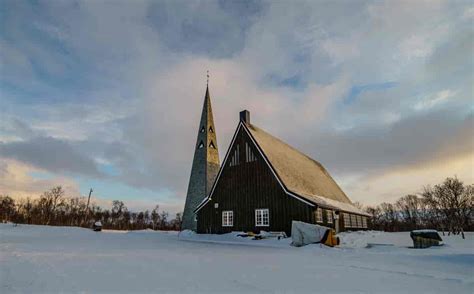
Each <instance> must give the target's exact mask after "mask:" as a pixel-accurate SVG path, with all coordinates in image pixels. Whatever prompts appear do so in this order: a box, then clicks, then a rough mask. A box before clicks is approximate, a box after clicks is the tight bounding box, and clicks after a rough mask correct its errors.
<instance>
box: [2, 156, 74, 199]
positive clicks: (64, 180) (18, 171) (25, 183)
mask: <svg viewBox="0 0 474 294" xmlns="http://www.w3.org/2000/svg"><path fill="white" fill-rule="evenodd" d="M38 172H40V173H44V172H45V171H44V170H41V169H38V168H36V167H34V166H31V165H27V164H24V163H22V162H18V161H16V160H11V159H6V158H0V195H9V196H11V197H13V198H17V199H18V198H25V197H31V198H33V199H34V198H37V197H39V196H40V195H41V194H43V192H45V191H48V190H50V189H51V188H52V187H55V186H63V188H65V190H66V191H67V195H68V196H71V197H76V196H79V195H80V193H79V186H78V184H77V183H76V182H75V181H74V180H72V179H70V178H68V177H64V176H55V175H52V176H50V177H47V178H35V177H34V176H33V174H34V173H38Z"/></svg>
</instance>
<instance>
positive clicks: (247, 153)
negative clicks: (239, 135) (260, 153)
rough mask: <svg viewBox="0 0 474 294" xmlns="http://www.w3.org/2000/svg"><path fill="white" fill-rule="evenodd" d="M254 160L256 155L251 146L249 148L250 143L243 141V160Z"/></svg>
mask: <svg viewBox="0 0 474 294" xmlns="http://www.w3.org/2000/svg"><path fill="white" fill-rule="evenodd" d="M256 160H257V157H256V156H255V155H254V154H253V152H252V148H250V144H249V143H247V142H245V162H253V161H256Z"/></svg>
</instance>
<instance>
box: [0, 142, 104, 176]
mask: <svg viewBox="0 0 474 294" xmlns="http://www.w3.org/2000/svg"><path fill="white" fill-rule="evenodd" d="M0 156H2V157H7V158H13V159H16V160H18V161H23V162H25V163H27V164H30V165H33V166H36V167H38V168H41V169H45V170H48V171H51V172H55V173H73V174H86V175H88V176H91V177H92V176H95V177H100V176H101V174H100V172H99V171H98V169H97V167H96V165H95V163H94V161H93V160H91V159H90V158H88V157H86V156H84V155H83V154H81V153H80V152H79V151H77V150H76V149H75V148H74V147H72V146H71V145H70V144H69V143H68V142H65V141H62V140H58V139H54V138H52V137H36V138H32V139H30V140H27V141H19V142H10V143H3V144H0Z"/></svg>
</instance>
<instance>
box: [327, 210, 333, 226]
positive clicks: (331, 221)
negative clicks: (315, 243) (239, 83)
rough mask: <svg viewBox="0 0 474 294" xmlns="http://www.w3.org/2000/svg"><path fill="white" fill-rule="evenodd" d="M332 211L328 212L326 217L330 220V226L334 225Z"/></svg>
mask: <svg viewBox="0 0 474 294" xmlns="http://www.w3.org/2000/svg"><path fill="white" fill-rule="evenodd" d="M332 216H333V215H332V210H326V217H327V219H328V224H332V223H333V220H332V219H333V217H332Z"/></svg>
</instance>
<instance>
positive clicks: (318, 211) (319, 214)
mask: <svg viewBox="0 0 474 294" xmlns="http://www.w3.org/2000/svg"><path fill="white" fill-rule="evenodd" d="M315 217H316V222H317V223H322V222H323V210H322V208H321V207H318V208H316V211H315Z"/></svg>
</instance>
